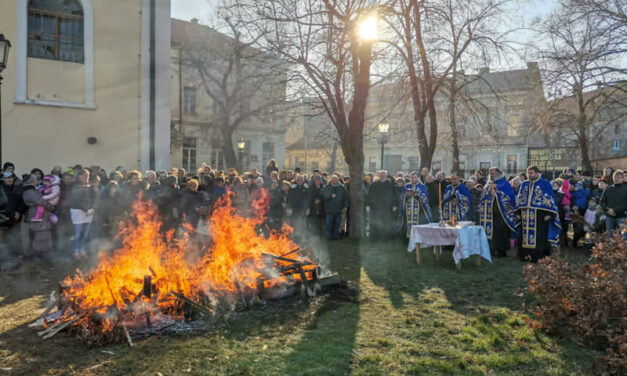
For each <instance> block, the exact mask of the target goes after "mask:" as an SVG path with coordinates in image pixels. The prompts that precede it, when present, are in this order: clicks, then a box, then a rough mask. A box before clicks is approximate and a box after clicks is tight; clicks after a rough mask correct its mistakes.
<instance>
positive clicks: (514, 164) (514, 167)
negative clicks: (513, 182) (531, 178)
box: [506, 154, 518, 174]
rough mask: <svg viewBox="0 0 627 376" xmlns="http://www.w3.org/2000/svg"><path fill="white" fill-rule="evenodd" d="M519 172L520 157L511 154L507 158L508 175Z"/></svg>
mask: <svg viewBox="0 0 627 376" xmlns="http://www.w3.org/2000/svg"><path fill="white" fill-rule="evenodd" d="M517 171H518V156H517V155H516V154H511V155H508V156H507V171H506V172H507V173H510V174H515V173H516V172H517Z"/></svg>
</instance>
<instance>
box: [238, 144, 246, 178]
mask: <svg viewBox="0 0 627 376" xmlns="http://www.w3.org/2000/svg"><path fill="white" fill-rule="evenodd" d="M245 147H246V140H244V137H240V138H239V140H237V159H238V160H239V170H240V171H239V172H240V174H241V173H243V172H244V148H245Z"/></svg>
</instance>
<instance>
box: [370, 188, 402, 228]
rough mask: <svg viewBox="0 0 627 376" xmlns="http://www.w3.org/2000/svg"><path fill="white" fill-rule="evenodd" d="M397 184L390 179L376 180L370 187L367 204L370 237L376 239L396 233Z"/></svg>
mask: <svg viewBox="0 0 627 376" xmlns="http://www.w3.org/2000/svg"><path fill="white" fill-rule="evenodd" d="M398 201H399V200H398V195H397V193H396V186H395V184H394V183H392V182H391V181H389V180H386V181H385V182H381V181H375V182H374V183H372V184H371V185H370V188H369V189H368V196H367V198H366V205H367V206H369V207H370V237H371V238H372V239H374V240H378V239H380V238H387V237H391V236H393V235H394V234H395V231H396V228H395V225H396V213H394V212H393V211H392V208H393V207H394V206H398Z"/></svg>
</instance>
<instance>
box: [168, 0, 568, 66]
mask: <svg viewBox="0 0 627 376" xmlns="http://www.w3.org/2000/svg"><path fill="white" fill-rule="evenodd" d="M171 1H172V17H174V18H178V19H182V20H186V21H189V20H191V19H192V18H197V19H198V20H199V22H200V23H201V24H210V23H211V22H210V21H211V19H210V17H211V16H212V10H213V9H214V7H215V6H216V5H217V4H218V3H219V1H220V0H171ZM462 1H467V0H462ZM557 2H558V0H512V2H511V3H510V5H509V7H510V9H511V13H512V15H511V20H512V23H514V24H516V25H522V26H524V27H528V26H530V24H531V22H532V21H533V19H534V18H536V17H542V16H544V15H546V14H548V13H549V12H551V10H552V9H553V8H555V7H556V6H557ZM507 26H508V27H509V26H512V25H507ZM530 38H531V33H530V32H529V31H520V32H518V34H517V35H516V36H515V38H514V39H515V40H517V41H520V42H528V41H529V39H530ZM525 57H526V55H523V56H522V58H520V59H519V58H514V59H513V60H512V61H511V62H510V63H508V64H507V65H508V67H506V66H498V67H494V68H496V70H502V69H507V68H516V67H518V68H521V67H524V64H525V61H524V60H525ZM510 64H511V65H510ZM499 65H500V64H499Z"/></svg>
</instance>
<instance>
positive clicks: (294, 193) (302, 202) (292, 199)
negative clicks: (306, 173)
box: [287, 183, 309, 215]
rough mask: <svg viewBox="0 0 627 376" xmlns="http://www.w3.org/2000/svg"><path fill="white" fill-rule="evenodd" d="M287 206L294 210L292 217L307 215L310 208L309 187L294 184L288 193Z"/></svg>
mask: <svg viewBox="0 0 627 376" xmlns="http://www.w3.org/2000/svg"><path fill="white" fill-rule="evenodd" d="M287 206H288V207H289V208H290V209H292V213H293V214H292V215H305V214H306V212H307V208H309V187H308V186H307V184H305V183H303V184H302V185H298V184H292V186H291V187H290V190H289V192H288V193H287Z"/></svg>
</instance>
